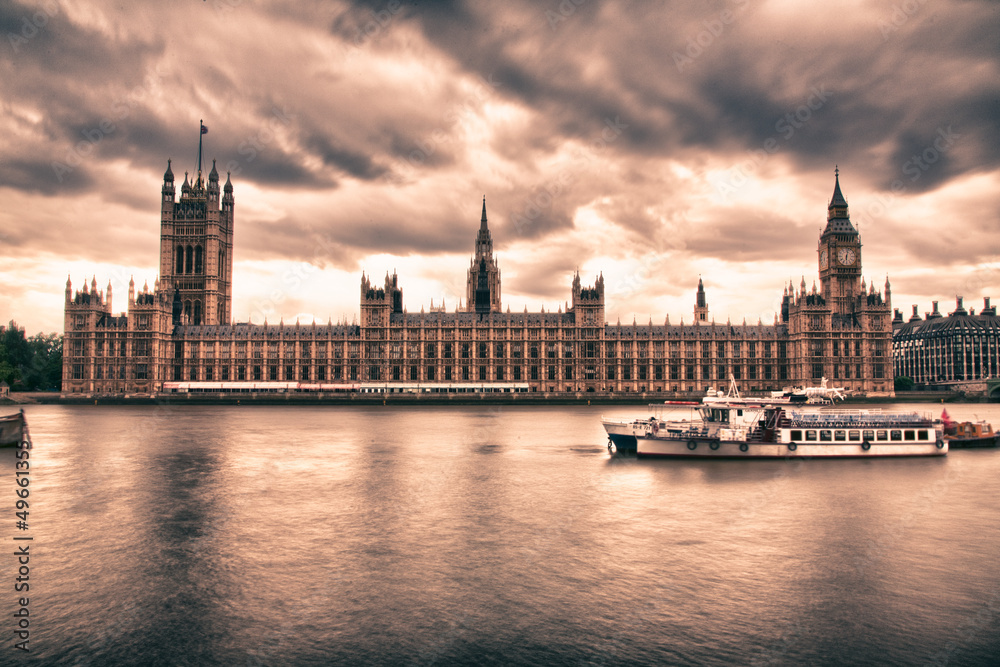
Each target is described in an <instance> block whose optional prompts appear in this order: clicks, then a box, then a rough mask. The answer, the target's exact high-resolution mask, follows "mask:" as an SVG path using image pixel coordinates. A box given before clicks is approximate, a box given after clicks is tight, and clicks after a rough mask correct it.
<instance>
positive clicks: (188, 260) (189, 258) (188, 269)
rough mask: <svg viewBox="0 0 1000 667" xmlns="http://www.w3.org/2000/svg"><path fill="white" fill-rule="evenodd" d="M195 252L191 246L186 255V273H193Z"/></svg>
mask: <svg viewBox="0 0 1000 667" xmlns="http://www.w3.org/2000/svg"><path fill="white" fill-rule="evenodd" d="M193 255H194V250H193V249H192V248H191V246H188V247H187V252H185V253H184V273H191V264H192V260H193V259H194V257H193Z"/></svg>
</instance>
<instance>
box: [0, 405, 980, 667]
mask: <svg viewBox="0 0 1000 667" xmlns="http://www.w3.org/2000/svg"><path fill="white" fill-rule="evenodd" d="M912 407H913V408H914V409H916V410H918V411H920V412H927V413H931V414H933V415H934V416H938V415H939V414H940V411H941V407H942V406H940V405H934V404H929V405H914V406H912ZM947 409H948V411H949V413H950V414H951V416H952V417H953V418H960V419H961V418H973V417H974V416H975V417H978V418H981V419H983V418H985V419H988V420H989V421H991V422H992V423H993V424H995V425H998V426H1000V405H989V404H968V405H960V404H949V405H948V406H947ZM27 414H28V419H29V423H30V426H31V433H32V439H33V441H34V449H33V450H32V451H31V459H30V461H31V486H30V489H31V495H30V499H31V503H30V533H31V535H32V536H33V537H34V540H33V542H31V547H30V548H31V554H32V556H33V558H32V559H31V580H30V614H31V615H30V619H31V622H30V628H31V636H30V647H31V651H30V653H29V654H27V655H24V654H22V652H20V651H17V650H16V649H14V648H13V643H14V641H16V640H15V639H12V638H13V637H14V636H15V635H14V630H15V629H16V623H15V622H13V613H14V612H15V611H16V610H17V609H18V598H19V597H20V596H22V595H27V594H25V593H15V592H14V590H13V584H14V579H15V577H16V573H17V564H16V561H17V557H16V556H14V555H9V556H7V557H6V558H7V560H6V562H5V563H4V566H3V572H5V573H6V574H5V577H6V579H7V580H8V581H7V582H5V583H4V585H3V586H2V589H3V590H5V591H7V592H6V593H5V594H4V595H3V596H2V604H3V607H2V609H4V610H5V611H6V613H5V614H4V617H5V618H7V619H8V626H9V627H8V629H6V630H5V631H4V636H5V637H7V644H8V645H7V646H5V647H4V648H3V652H4V653H3V655H4V657H3V658H0V663H3V664H14V663H15V662H22V661H28V662H32V663H37V664H69V665H87V664H92V665H118V664H135V665H139V664H143V665H146V664H164V665H166V664H172V665H211V664H225V665H272V664H273V665H286V664H287V665H302V664H306V665H309V664H312V665H320V664H392V665H396V664H414V665H430V664H442V665H451V664H469V665H471V664H497V665H500V664H515V665H562V664H572V665H575V664H580V665H617V664H649V665H652V664H675V665H732V664H750V665H754V664H756V665H765V664H775V665H781V664H812V665H845V664H848V665H850V664H855V665H860V664H870V663H878V664H888V665H926V664H937V665H941V664H951V665H985V664H997V661H998V660H1000V567H998V563H1000V509H998V502H1000V450H955V451H952V452H951V453H950V454H949V455H948V456H947V457H934V458H913V459H898V460H891V459H850V460H806V461H783V460H777V461H766V460H760V461H738V460H737V461H725V460H723V461H705V460H645V459H643V460H636V459H635V458H634V457H631V458H630V457H626V456H619V455H614V456H611V455H609V454H608V451H607V449H606V447H605V443H606V441H607V438H606V436H605V434H604V431H603V429H602V427H601V424H600V416H601V415H602V414H604V415H607V416H617V417H630V416H641V415H644V414H646V409H645V407H644V406H635V407H622V406H605V407H565V406H559V407H544V408H543V407H512V406H482V407H427V406H421V407H394V406H386V407H382V406H379V407H341V406H336V407H329V406H327V407H323V406H288V407H276V406H164V407H149V406H134V407H133V406H57V405H52V406H30V407H29V408H28V412H27ZM14 465H15V458H14V452H13V450H5V451H3V452H0V466H3V468H4V469H5V470H7V471H8V473H7V474H5V475H3V477H2V478H3V479H5V480H7V482H5V483H6V484H7V486H8V489H7V491H6V492H5V493H4V497H6V498H8V501H7V505H8V506H9V507H8V521H7V525H6V527H5V529H4V531H3V534H4V535H6V538H5V539H6V540H7V542H8V545H14V544H18V543H15V542H13V541H12V538H13V537H14V536H15V533H16V530H15V528H14V522H15V517H14V511H15V509H14V502H15V500H16V497H15V496H14V490H15V488H16V487H15V484H14V482H13V480H14ZM7 551H9V552H10V553H11V554H13V552H14V551H15V549H14V548H13V546H11V547H10V548H9V549H8V550H7Z"/></svg>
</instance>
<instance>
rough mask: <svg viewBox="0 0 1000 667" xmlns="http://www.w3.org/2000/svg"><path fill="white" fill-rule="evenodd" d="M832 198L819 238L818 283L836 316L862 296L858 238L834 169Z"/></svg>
mask: <svg viewBox="0 0 1000 667" xmlns="http://www.w3.org/2000/svg"><path fill="white" fill-rule="evenodd" d="M833 173H834V186H833V197H831V198H830V205H829V206H828V207H827V216H826V229H824V230H823V234H822V235H821V236H820V237H819V279H820V284H821V285H822V290H821V291H822V295H823V298H824V299H825V300H826V302H827V303H829V304H830V305H831V306H832V310H833V312H834V313H835V314H839V315H847V314H849V313H851V312H853V304H854V300H855V297H857V296H858V295H859V294H860V292H861V236H860V234H858V230H857V229H855V227H854V225H853V224H851V217H850V213H849V212H848V209H847V199H846V198H845V197H844V194H843V193H842V192H841V191H840V169H839V168H838V169H834V172H833Z"/></svg>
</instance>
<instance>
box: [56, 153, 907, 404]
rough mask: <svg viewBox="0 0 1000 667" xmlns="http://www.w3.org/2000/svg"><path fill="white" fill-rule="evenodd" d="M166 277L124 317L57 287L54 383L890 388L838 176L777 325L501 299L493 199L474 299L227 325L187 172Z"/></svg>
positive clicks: (213, 241) (698, 312)
mask: <svg viewBox="0 0 1000 667" xmlns="http://www.w3.org/2000/svg"><path fill="white" fill-rule="evenodd" d="M162 194H163V198H162V207H161V222H160V228H161V235H160V239H161V240H160V277H159V279H158V280H157V282H156V284H155V286H154V288H153V289H152V290H150V289H149V288H148V286H144V287H143V289H142V290H141V291H140V292H139V293H136V292H135V287H134V285H133V284H131V283H130V285H129V294H128V309H127V311H126V312H125V313H121V314H119V315H115V314H113V312H112V303H111V286H110V284H109V286H108V288H107V290H106V292H99V291H98V289H97V283H96V278H95V280H94V281H93V282H92V283H91V285H90V288H89V289H88V287H87V285H86V283H84V285H83V288H82V289H81V290H79V291H77V292H74V291H73V289H72V286H71V284H70V282H69V281H67V284H66V306H65V309H66V311H65V312H66V316H65V340H64V355H65V360H64V368H63V391H64V393H66V394H156V393H158V392H160V391H162V390H163V386H164V382H170V381H196V382H220V381H223V382H224V381H254V382H267V381H295V382H310V383H338V382H341V383H371V382H402V383H419V384H428V383H462V382H473V383H475V382H489V383H524V384H527V385H528V387H529V389H530V391H535V392H556V393H558V392H571V393H578V392H622V393H624V392H639V393H644V392H692V391H694V392H702V391H704V390H706V389H707V388H709V387H720V386H724V385H725V384H726V383H727V381H728V378H729V377H730V376H732V377H733V378H735V380H736V383H737V385H738V386H739V388H740V389H741V390H742V391H763V390H773V389H781V388H783V387H785V386H789V385H812V384H817V383H818V382H819V381H820V379H821V378H822V377H827V378H829V379H830V380H831V381H832V382H833V383H834V384H837V385H840V386H844V387H846V388H848V389H851V390H855V391H858V392H862V393H867V394H888V393H891V392H892V388H893V378H892V370H893V369H892V356H891V345H892V327H891V314H890V291H889V284H888V281H887V282H886V285H885V293H884V295H883V294H882V293H881V292H879V291H876V290H875V289H874V287H866V284H865V282H864V281H863V280H862V278H861V241H860V237H859V234H858V232H857V230H856V229H855V228H854V226H853V225H852V224H851V221H850V217H849V215H848V209H847V201H846V200H845V199H844V197H843V195H842V194H841V191H840V183H839V176H838V178H837V179H836V183H835V187H834V194H833V198H832V200H831V202H830V204H829V207H828V217H827V225H826V228H825V230H824V231H823V233H822V235H821V236H820V239H819V247H818V250H817V258H818V261H819V280H820V285H821V287H820V288H819V289H817V288H816V286H815V284H814V285H813V287H812V289H811V290H807V289H806V284H805V280H804V279H803V281H802V284H801V285H800V287H799V288H798V289H797V290H796V289H795V288H794V287H793V286H790V285H789V286H786V287H785V290H784V296H783V300H782V308H781V314H780V317H779V316H777V315H776V317H775V321H774V323H773V324H767V325H765V324H762V323H758V324H756V325H747V324H745V323H744V324H742V325H733V324H731V323H726V324H719V323H716V322H715V321H714V320H712V319H710V318H709V313H708V303H707V299H706V295H705V292H704V287H703V285H702V284H701V281H699V285H698V291H697V293H696V297H695V307H694V319H693V322H692V323H691V324H685V323H683V321H682V322H681V323H680V324H676V325H672V324H670V323H669V318H668V319H667V320H666V321H665V322H664V324H662V325H654V324H653V323H652V322H650V323H648V324H642V325H640V324H637V323H635V322H633V323H632V324H621V323H620V322H619V323H617V324H608V323H607V322H606V320H605V311H604V305H605V291H604V278H603V276H599V277H598V278H597V279H596V281H595V283H594V284H593V285H592V286H584V285H582V284H581V282H580V276H579V274H577V275H575V276H574V278H573V283H572V287H571V289H572V301H571V304H567V308H566V309H565V310H563V309H562V308H560V309H559V311H558V312H545V311H544V310H543V311H541V312H523V313H512V312H510V309H509V308H508V309H507V310H506V312H505V311H503V310H502V309H501V298H500V285H501V283H500V269H499V265H498V263H497V260H496V258H495V257H494V254H493V240H492V235H491V232H490V229H489V226H488V223H487V217H486V204H485V200H484V203H483V213H482V217H481V220H480V227H479V230H478V233H477V236H476V242H475V250H474V254H473V257H472V261H471V263H470V267H469V272H468V283H467V290H466V301H465V304H464V306H463V305H462V304H460V305H459V307H458V308H457V309H456V311H454V312H444V309H443V308H439V309H433V308H432V309H431V310H430V312H424V310H423V308H421V311H420V312H419V313H415V312H407V310H406V309H404V307H403V294H402V289H401V288H400V286H399V280H398V277H397V276H396V275H395V274H394V275H392V276H389V275H386V277H385V280H384V282H383V284H382V285H377V284H376V283H373V282H372V280H371V279H370V278H369V277H368V276H365V275H363V276H362V278H361V291H360V315H361V319H360V324H357V325H347V324H338V325H333V324H329V323H328V324H325V325H322V324H317V323H310V324H307V325H299V324H298V323H296V324H294V325H286V324H263V325H256V324H245V323H242V324H240V323H237V324H234V323H231V317H232V261H233V259H232V258H233V228H234V217H233V214H234V208H235V202H234V199H233V192H232V185H231V183H230V182H229V180H228V179H227V182H226V184H225V188H224V193H223V196H222V197H221V200H220V197H219V194H220V193H219V177H218V173H217V172H216V171H215V168H214V165H213V169H212V172H211V174H210V175H209V178H208V183H207V186H206V184H205V183H204V182H203V181H202V178H201V174H200V173H199V174H198V176H197V179H196V180H195V182H194V184H193V185H189V184H188V180H187V176H185V182H184V186H183V187H182V190H181V196H180V199H179V200H175V196H174V185H173V173H172V172H171V171H170V168H169V164H168V169H167V172H166V173H165V174H164V184H163V190H162Z"/></svg>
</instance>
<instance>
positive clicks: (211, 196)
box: [208, 160, 219, 203]
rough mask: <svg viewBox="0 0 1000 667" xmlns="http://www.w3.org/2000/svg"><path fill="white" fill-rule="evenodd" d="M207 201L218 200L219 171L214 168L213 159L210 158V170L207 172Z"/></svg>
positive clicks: (215, 201)
mask: <svg viewBox="0 0 1000 667" xmlns="http://www.w3.org/2000/svg"><path fill="white" fill-rule="evenodd" d="M208 201H210V202H213V203H218V201H219V172H218V170H217V169H216V168H215V160H212V171H210V172H209V173H208Z"/></svg>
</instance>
